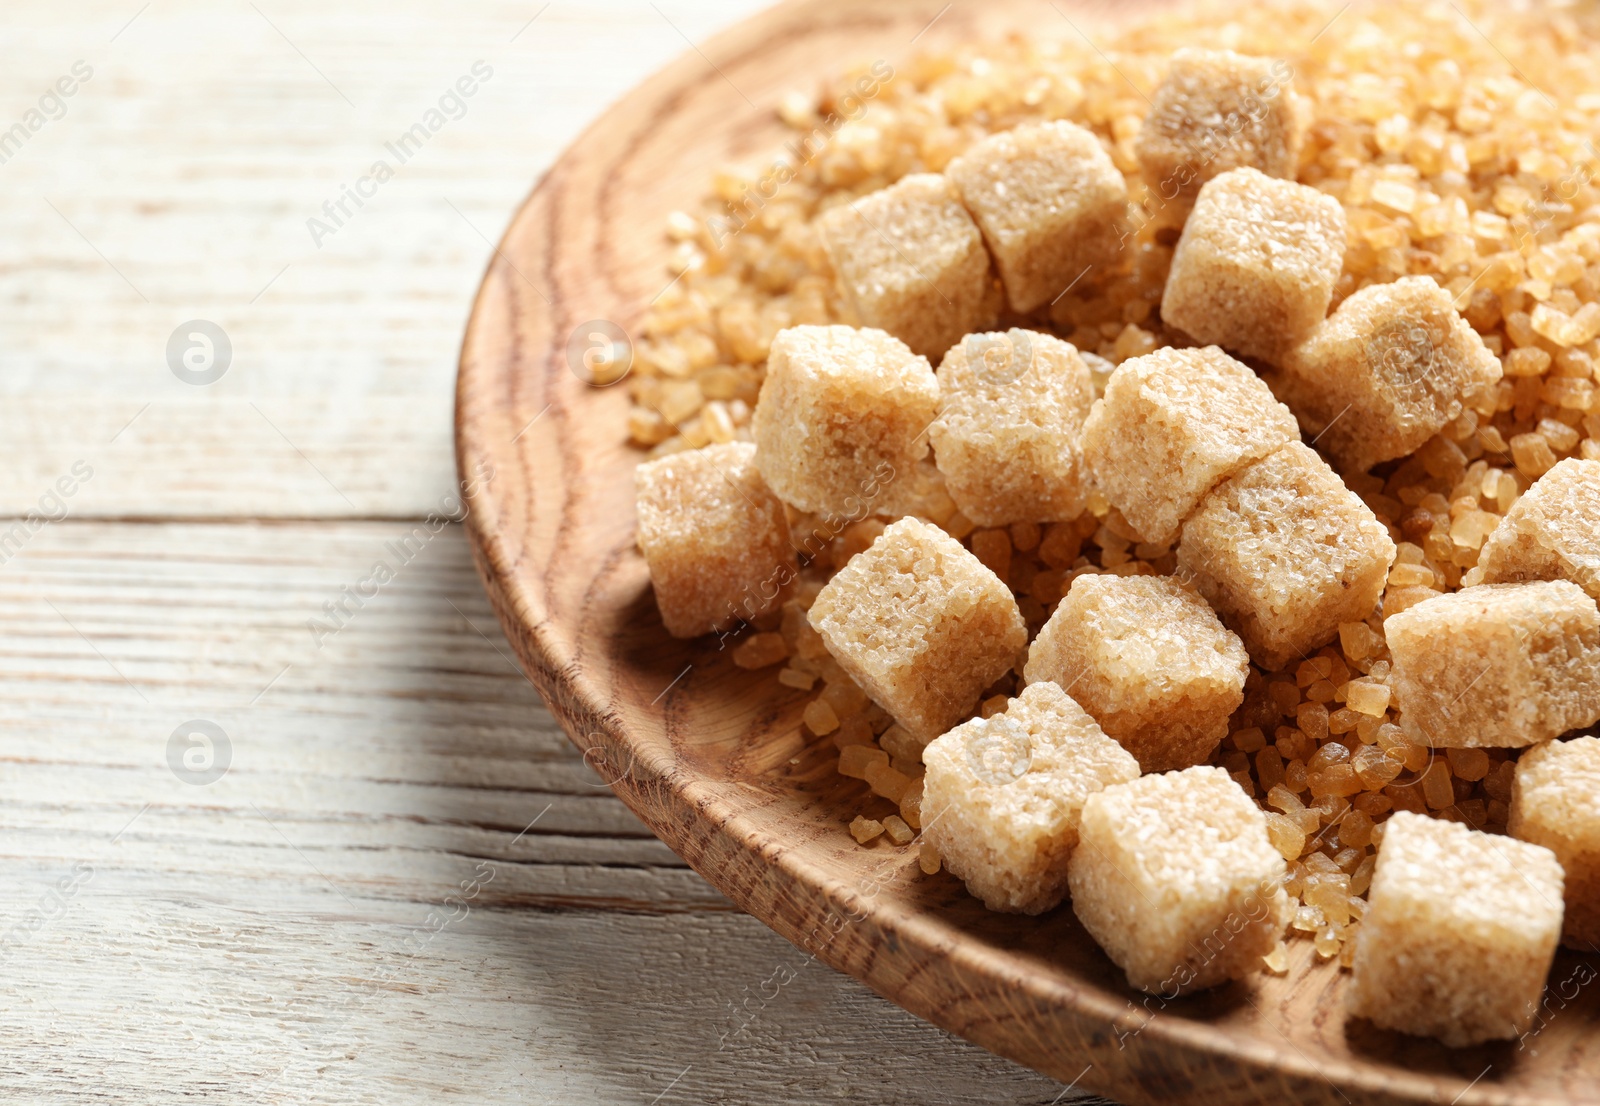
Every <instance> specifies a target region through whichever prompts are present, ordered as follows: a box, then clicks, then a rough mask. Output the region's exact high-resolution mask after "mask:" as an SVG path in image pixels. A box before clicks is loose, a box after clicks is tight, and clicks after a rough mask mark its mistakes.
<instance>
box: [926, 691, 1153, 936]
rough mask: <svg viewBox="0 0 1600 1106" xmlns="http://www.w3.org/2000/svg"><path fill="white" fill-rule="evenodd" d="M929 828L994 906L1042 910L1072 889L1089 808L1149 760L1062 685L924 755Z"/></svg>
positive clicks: (948, 859)
mask: <svg viewBox="0 0 1600 1106" xmlns="http://www.w3.org/2000/svg"><path fill="white" fill-rule="evenodd" d="M922 760H923V763H924V764H926V765H927V774H926V775H925V776H923V778H922V817H923V822H922V832H923V836H924V837H925V838H926V839H927V840H928V841H930V842H932V843H933V845H934V847H935V848H936V849H937V850H938V853H939V857H940V859H941V860H942V861H943V862H944V866H945V867H946V868H947V869H948V870H949V871H950V872H952V873H954V874H955V875H957V876H959V877H960V878H961V879H963V880H965V881H966V884H967V890H968V891H970V892H972V894H973V895H975V896H977V897H978V898H980V899H982V900H983V905H985V906H987V907H988V908H989V909H990V910H1004V911H1009V912H1013V913H1022V914H1039V913H1042V912H1044V911H1046V910H1049V909H1050V908H1051V907H1053V906H1055V905H1056V904H1057V903H1059V902H1060V901H1061V898H1062V896H1063V895H1065V894H1066V893H1067V859H1068V858H1069V857H1070V856H1071V855H1072V850H1073V848H1074V847H1075V846H1076V845H1077V843H1078V818H1079V815H1080V814H1081V812H1082V810H1083V802H1084V800H1085V799H1087V798H1088V797H1089V796H1090V795H1091V794H1093V793H1094V792H1096V791H1099V790H1100V789H1101V788H1104V787H1107V786H1109V785H1111V784H1116V783H1126V782H1127V781H1129V780H1132V779H1137V778H1138V776H1139V764H1138V762H1137V761H1135V760H1134V759H1133V757H1132V756H1131V755H1129V753H1128V752H1127V751H1126V750H1125V749H1123V748H1122V746H1120V745H1118V744H1117V743H1116V742H1115V741H1113V740H1111V739H1110V738H1109V737H1107V736H1106V735H1105V734H1104V733H1102V732H1101V730H1100V727H1099V726H1097V725H1096V724H1095V721H1094V719H1093V718H1090V717H1089V715H1088V714H1087V713H1085V712H1084V709H1083V708H1082V707H1080V706H1079V705H1078V704H1077V703H1075V702H1073V700H1072V699H1071V698H1070V697H1069V696H1068V695H1067V694H1066V692H1064V691H1062V690H1061V689H1060V688H1059V687H1057V686H1056V685H1055V684H1034V685H1033V686H1031V687H1028V688H1025V689H1024V690H1023V692H1022V694H1021V695H1020V696H1018V697H1017V698H1015V699H1012V700H1011V701H1010V704H1009V705H1008V706H1007V707H1006V709H1005V711H1004V712H1003V713H1001V714H996V715H994V716H992V717H989V718H974V719H972V720H971V721H969V722H964V723H962V724H961V725H959V726H957V727H956V728H955V729H953V730H951V731H950V732H948V733H946V734H944V735H943V736H941V737H937V738H935V739H934V740H933V741H932V742H931V743H930V744H929V745H928V747H927V748H926V749H924V750H923V751H922Z"/></svg>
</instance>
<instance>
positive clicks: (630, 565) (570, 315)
mask: <svg viewBox="0 0 1600 1106" xmlns="http://www.w3.org/2000/svg"><path fill="white" fill-rule="evenodd" d="M1054 6H1055V7H1056V8H1057V9H1058V10H1056V11H1052V5H1050V4H1046V3H1041V2H1038V0H993V2H991V3H987V4H984V5H954V6H952V5H941V4H939V3H937V2H928V3H905V2H899V3H897V2H893V0H870V2H865V3H862V2H846V0H811V2H805V0H793V2H790V3H786V4H784V5H781V6H779V7H778V8H775V9H773V10H772V11H770V12H768V13H765V14H764V15H762V16H759V17H757V18H755V19H753V20H750V21H748V22H746V23H744V24H742V25H740V26H739V27H737V28H735V29H733V30H731V31H729V32H727V33H725V34H723V35H721V36H719V37H718V38H716V39H714V40H712V41H711V42H709V43H707V44H706V45H705V46H704V48H703V53H702V52H696V53H691V54H688V55H686V56H684V57H683V58H681V59H680V60H679V61H677V62H675V63H674V64H673V65H671V66H670V67H668V68H667V69H666V70H664V71H663V72H661V73H660V74H658V75H657V76H655V77H654V78H652V79H651V80H649V81H648V82H646V83H645V84H644V85H642V86H640V88H639V89H637V90H636V91H635V92H633V93H632V94H631V95H630V96H628V97H627V98H626V99H624V100H623V101H622V102H621V103H619V104H618V105H617V106H616V107H614V108H613V109H612V110H611V111H610V112H608V113H607V114H606V115H605V116H604V117H603V118H602V119H601V120H600V121H599V122H598V123H597V124H596V125H595V126H594V127H593V128H592V129H591V130H590V131H589V132H588V133H586V134H585V135H584V136H583V137H582V138H581V139H580V140H579V141H578V142H577V143H576V145H575V146H574V147H573V148H572V149H571V150H570V151H568V153H567V154H566V155H565V156H564V157H563V158H562V159H561V160H560V161H559V162H558V163H557V164H556V165H555V167H554V168H553V169H552V170H551V172H550V174H549V175H548V176H547V177H546V178H545V180H544V181H543V182H542V183H541V184H540V185H539V187H538V188H537V189H536V190H535V191H534V193H533V195H532V197H531V198H530V199H529V201H528V203H527V204H526V206H525V207H524V208H523V209H522V210H521V212H520V213H519V214H518V215H517V217H516V219H515V221H514V223H513V224H512V226H511V228H510V230H509V231H508V232H507V234H506V237H505V240H504V242H503V244H502V247H501V252H500V254H499V255H498V256H497V257H496V259H495V260H494V262H493V263H492V264H491V265H490V268H489V271H488V273H487V275H486V277H485V279H484V284H483V287H482V289H481V290H480V293H479V297H478V301H477V304H476V307H475V310H474V313H473V317H472V321H471V323H470V324H469V326H468V331H467V337H466V341H465V344H464V347H463V350H462V355H461V370H460V379H459V383H458V391H457V412H456V418H457V452H458V456H457V460H458V464H459V465H460V468H461V470H462V472H463V473H472V472H477V471H480V470H483V471H488V472H492V477H491V478H490V479H488V480H487V481H486V482H485V483H483V484H482V486H481V487H479V488H478V490H477V494H476V495H475V497H474V510H473V513H472V516H471V518H470V520H469V523H468V528H469V532H470V536H471V538H472V541H473V544H474V549H475V552H476V554H477V557H478V561H479V566H480V569H481V571H482V573H483V576H484V578H485V581H486V583H487V586H488V589H489V593H490V597H491V600H492V601H493V604H494V606H495V608H496V610H497V611H498V613H499V615H500V618H501V621H502V623H503V624H504V626H505V629H506V633H507V635H508V637H509V638H510V639H511V641H512V642H513V643H514V645H515V647H516V649H517V651H518V653H519V655H520V657H521V659H522V661H523V663H524V664H525V665H526V666H527V669H528V671H529V673H530V675H531V676H532V678H533V680H534V681H535V683H536V684H537V685H538V686H539V688H540V690H541V692H542V693H543V694H544V695H545V697H546V699H547V700H548V702H549V704H550V706H551V709H552V710H553V711H554V713H555V714H556V716H557V717H558V718H559V719H560V720H561V722H562V724H563V725H564V726H565V727H566V728H567V730H568V732H569V733H571V734H574V735H576V737H577V740H578V741H579V742H580V743H581V744H583V745H584V746H586V747H594V746H596V745H598V746H599V747H600V748H602V749H603V750H604V751H603V753H602V754H600V755H597V756H595V757H594V759H595V760H596V761H597V762H598V763H599V764H600V765H601V766H602V767H603V769H604V770H605V772H606V774H607V775H608V776H609V778H610V779H611V782H612V783H613V786H614V788H615V789H616V791H617V793H618V794H619V795H621V796H622V797H623V799H624V800H625V801H626V802H627V803H628V804H629V805H630V806H631V807H632V808H633V809H634V810H635V811H637V812H638V814H639V815H640V816H641V817H642V818H643V819H644V820H645V821H646V822H647V823H648V824H649V825H650V826H651V828H652V829H654V830H655V831H656V832H657V833H658V834H660V835H661V837H662V839H663V840H665V841H666V842H667V843H668V844H669V845H671V846H672V848H673V849H674V850H676V851H677V852H678V853H679V854H681V855H682V856H683V857H684V858H685V859H686V860H688V862H689V863H690V864H691V865H692V866H693V867H694V868H695V869H696V870H697V871H699V872H700V873H702V874H703V875H704V876H705V877H706V878H707V879H709V880H710V881H711V882H712V883H714V884H715V885H716V886H717V887H718V888H720V889H721V890H722V891H723V892H725V893H726V894H727V895H728V896H729V897H730V898H732V899H733V900H734V901H735V902H737V903H738V904H739V905H740V906H742V907H743V908H744V909H746V910H748V911H749V912H750V913H752V914H754V915H755V916H756V917H758V918H760V919H762V920H763V921H765V922H766V923H767V924H768V925H770V926H772V927H773V928H774V929H775V930H777V931H778V932H779V933H781V934H782V935H784V936H785V937H787V938H788V939H789V940H791V941H793V942H794V943H795V944H797V945H798V946H800V947H801V948H802V949H805V950H807V951H808V952H814V953H815V954H816V955H817V956H818V957H819V958H821V959H823V960H825V961H826V962H828V963H829V964H832V965H833V966H835V967H836V968H838V969H840V970H841V971H845V972H848V973H850V974H851V975H854V976H856V977H857V978H859V979H862V980H863V981H865V982H866V983H867V984H868V985H869V986H871V987H872V988H874V989H875V990H877V991H878V992H879V993H881V994H883V995H885V996H887V997H888V998H891V999H893V1000H894V1001H895V1002H898V1003H900V1004H901V1005H902V1006H905V1007H906V1008H907V1009H909V1010H911V1011H913V1012H915V1013H917V1014H919V1015H921V1016H923V1017H925V1018H928V1019H929V1020H931V1021H933V1022H935V1023H937V1024H938V1025H941V1026H944V1027H946V1028H948V1029H950V1030H953V1031H954V1032H956V1033H959V1034H961V1035H962V1036H964V1037H967V1038H969V1039H971V1040H973V1041H976V1042H978V1043H980V1044H983V1045H985V1046H986V1047H988V1048H990V1049H993V1050H994V1051H996V1052H998V1053H1000V1054H1002V1055H1005V1056H1008V1057H1011V1058H1013V1059H1016V1060H1019V1061H1021V1062H1023V1063H1026V1064H1029V1065H1032V1066H1033V1067H1035V1068H1038V1069H1039V1070H1041V1071H1044V1072H1047V1073H1049V1074H1051V1075H1054V1076H1056V1077H1057V1078H1061V1079H1064V1080H1073V1081H1076V1082H1077V1084H1078V1085H1079V1086H1080V1087H1088V1088H1092V1089H1094V1090H1097V1091H1101V1092H1104V1093H1106V1094H1110V1095H1112V1096H1114V1097H1117V1098H1119V1099H1122V1100H1125V1101H1130V1102H1155V1101H1171V1100H1182V1101H1187V1102H1208V1103H1236V1102H1242V1101H1269V1100H1276V1099H1280V1098H1289V1099H1291V1100H1293V1101H1296V1102H1300V1103H1329V1104H1335V1103H1348V1102H1422V1101H1438V1102H1459V1103H1463V1104H1466V1103H1500V1102H1511V1101H1517V1102H1556V1101H1571V1100H1572V1099H1573V1098H1575V1097H1577V1098H1583V1097H1588V1098H1589V1099H1590V1100H1593V1098H1594V1096H1595V1094H1596V1083H1595V1073H1596V1072H1597V1071H1600V1026H1597V1022H1600V998H1597V997H1596V994H1595V993H1594V992H1595V991H1596V990H1597V989H1595V988H1576V990H1577V991H1578V993H1577V995H1576V997H1575V998H1573V999H1568V1000H1563V999H1562V998H1560V997H1559V996H1558V995H1557V994H1556V993H1555V992H1552V998H1551V1000H1550V1006H1551V1009H1550V1010H1549V1011H1547V1017H1546V1018H1545V1019H1544V1020H1543V1021H1542V1023H1541V1025H1542V1028H1541V1029H1540V1030H1539V1031H1538V1033H1537V1034H1536V1035H1535V1036H1533V1037H1531V1038H1530V1039H1529V1040H1527V1041H1525V1042H1523V1046H1521V1047H1519V1045H1518V1044H1515V1043H1513V1044H1507V1045H1502V1046H1497V1047H1492V1048H1481V1049H1471V1050H1461V1051H1451V1050H1448V1049H1445V1048H1444V1047H1442V1046H1440V1045H1438V1044H1436V1043H1435V1042H1432V1041H1427V1040H1420V1039H1415V1038H1408V1037H1402V1036H1398V1035H1394V1034H1389V1033H1384V1032H1379V1031H1377V1030H1375V1029H1373V1028H1372V1027H1370V1026H1368V1025H1366V1024H1365V1023H1361V1022H1347V1021H1346V1019H1345V1017H1344V1013H1343V1003H1344V990H1345V986H1346V977H1343V976H1341V975H1340V974H1339V972H1338V971H1337V970H1336V969H1335V968H1334V967H1333V966H1332V965H1317V964H1315V963H1314V958H1313V954H1312V951H1311V947H1310V945H1309V943H1308V942H1294V943H1292V944H1291V950H1292V952H1293V964H1292V966H1291V969H1290V971H1289V973H1288V975H1287V976H1286V977H1284V978H1274V977H1272V976H1269V975H1266V974H1262V975H1258V976H1256V977H1255V978H1253V979H1251V980H1249V981H1246V982H1241V983H1236V984H1233V985H1230V986H1228V987H1225V988H1221V989H1219V990H1216V991H1214V992H1211V993H1208V994H1205V995H1201V996H1197V997H1193V998H1188V999H1183V1000H1179V1001H1175V1002H1170V1003H1165V1002H1162V1001H1161V1000H1160V999H1158V998H1152V997H1149V996H1144V995H1141V994H1139V993H1137V992H1134V991H1131V990H1129V989H1128V988H1127V987H1126V985H1125V984H1124V982H1123V980H1122V978H1121V973H1120V972H1118V971H1117V970H1116V968H1115V967H1113V965H1112V964H1111V963H1110V961H1108V960H1107V959H1106V958H1105V956H1104V955H1103V954H1102V953H1101V952H1100V951H1099V949H1098V948H1096V947H1095V945H1094V943H1093V942H1092V941H1091V940H1090V939H1089V937H1088V936H1087V935H1086V934H1085V933H1084V932H1083V930H1082V928H1081V927H1080V926H1079V925H1078V924H1077V923H1076V920H1075V919H1074V918H1073V916H1072V912H1071V910H1070V909H1068V908H1065V907H1064V908H1062V909H1058V910H1056V911H1054V912H1052V913H1051V914H1049V915H1047V916H1045V917H1042V918H1037V919H1030V918H1019V917H1012V916H1003V915H997V914H992V913H989V912H987V911H985V910H984V909H983V908H982V907H981V906H980V905H979V904H978V903H977V902H976V901H975V900H973V899H971V898H969V897H968V896H967V895H966V893H965V892H964V891H963V889H962V888H961V887H960V885H959V883H957V881H955V880H954V879H953V878H951V877H950V876H948V875H945V874H941V875H939V876H936V877H933V878H925V877H922V876H921V875H920V873H919V872H918V871H917V867H916V861H915V857H914V854H913V853H912V852H910V851H900V850H893V849H891V848H889V847H887V846H883V845H880V846H878V847H875V848H869V849H862V848H858V847H857V846H856V845H855V844H854V843H853V842H852V841H851V840H850V839H849V838H848V836H846V834H845V833H844V827H845V825H846V823H848V821H849V819H850V817H851V816H852V815H853V814H854V813H855V812H856V811H857V809H858V807H859V806H860V805H861V801H862V796H863V794H864V788H863V786H862V785H861V784H860V783H858V782H857V781H853V780H848V779H844V778H841V777H839V776H838V775H837V774H836V773H835V772H834V753H833V748H832V745H831V743H828V742H825V741H824V742H808V741H807V739H806V738H805V737H804V736H803V735H802V733H801V731H800V726H799V716H800V710H801V708H802V706H803V702H804V697H803V696H802V695H801V694H800V693H798V692H791V691H787V690H786V689H783V688H781V687H779V686H778V685H777V684H776V682H775V681H774V680H773V678H772V674H771V673H770V672H765V673H750V672H743V671H740V670H738V669H736V668H734V667H733V665H732V664H731V663H730V662H729V660H728V658H727V656H726V653H725V652H722V651H719V649H718V647H717V643H716V641H715V640H714V639H703V640H701V641H697V642H689V643H685V642H677V641H673V640H672V639H670V638H669V637H668V636H667V635H666V634H665V632H664V631H663V630H662V628H661V625H660V621H659V618H658V617H657V615H656V611H655V607H654V602H653V600H652V598H651V595H650V592H649V584H648V579H647V575H646V572H645V567H644V564H643V562H642V560H641V559H640V557H639V556H638V555H637V553H636V552H635V551H634V546H633V481H632V470H633V467H634V465H635V463H636V462H637V460H638V454H637V453H636V452H634V451H633V450H631V449H630V448H629V447H628V446H627V445H626V444H625V443H624V442H623V440H622V437H623V435H622V429H621V423H622V418H623V414H624V412H625V410H626V406H627V401H626V397H625V396H624V395H623V394H622V389H612V390H606V389H596V388H591V387H589V386H587V385H585V384H584V383H582V382H581V381H580V380H579V379H578V378H577V377H576V376H575V375H574V374H573V373H572V372H571V371H569V368H568V365H567V363H566V356H565V347H566V343H567V339H568V336H569V335H570V334H571V333H572V331H573V329H574V328H575V327H577V326H579V325H580V324H582V323H584V322H586V321H588V320H593V319H611V320H614V321H615V322H617V323H618V324H620V325H622V326H623V327H625V328H629V329H632V328H633V327H634V326H635V325H636V324H637V322H638V321H639V319H640V318H641V317H642V315H643V312H644V310H645V309H646V307H647V306H648V304H649V303H650V301H651V300H652V299H653V298H654V297H655V296H657V295H658V294H659V293H660V292H661V290H662V288H663V287H664V286H665V285H666V284H667V282H668V281H669V280H670V274H668V273H666V272H665V271H664V264H665V260H666V256H667V244H666V243H665V241H664V239H663V237H662V234H661V227H662V225H663V222H664V219H665V217H666V215H667V214H668V212H670V211H672V210H675V209H679V208H691V207H693V206H694V202H695V201H696V199H697V198H698V197H699V196H700V195H701V194H702V192H703V190H704V188H705V187H706V183H707V181H708V179H709V176H710V174H711V172H712V171H713V170H714V169H715V168H717V167H718V166H719V165H721V164H724V163H726V162H728V161H736V160H742V159H748V158H751V157H753V156H756V155H759V154H761V153H763V152H764V151H768V150H772V151H776V150H777V149H778V148H779V147H780V146H781V142H782V140H783V131H782V130H781V127H780V125H779V123H778V122H777V120H776V118H775V116H774V114H773V107H774V105H775V104H776V103H777V101H778V99H779V97H780V96H781V95H782V94H783V93H784V92H785V91H787V90H789V89H791V88H795V87H802V88H810V87H815V86H816V84H817V83H818V81H819V79H820V78H822V77H824V76H826V75H828V74H830V73H834V72H837V70H838V68H839V67H840V66H841V65H842V64H845V63H848V62H851V61H856V60H862V61H870V60H873V59H875V58H887V59H889V60H890V61H891V62H892V63H893V62H898V61H899V60H900V59H904V58H908V57H910V56H911V54H912V53H913V52H914V51H915V50H918V49H926V48H930V47H936V46H938V45H939V44H948V43H950V42H953V41H957V40H961V39H970V38H973V37H978V36H985V37H995V36H998V35H1000V34H1003V33H1004V32H1006V31H1008V30H1012V29H1023V30H1028V31H1031V32H1033V33H1038V34H1043V35H1051V36H1058V35H1059V36H1069V35H1073V34H1077V33H1085V34H1087V35H1089V36H1090V37H1091V38H1092V37H1093V36H1094V34H1095V31H1096V29H1100V28H1103V27H1104V26H1105V19H1106V9H1104V8H1096V7H1094V6H1091V5H1087V4H1084V3H1074V4H1071V5H1065V6H1063V5H1061V4H1057V5H1054ZM1140 7H1143V5H1135V6H1133V8H1131V9H1130V8H1129V7H1124V8H1121V9H1119V10H1118V14H1117V18H1126V17H1127V16H1128V15H1129V14H1130V12H1132V11H1137V10H1138V8H1140ZM1067 11H1070V12H1071V13H1072V17H1071V19H1070V21H1069V20H1068V19H1066V18H1065V17H1064V13H1066V12H1067ZM930 21H931V23H932V25H931V26H930ZM913 38H916V42H915V44H913V43H912V39H913ZM535 420H537V421H535ZM530 423H532V424H533V425H531V426H530ZM1578 965H1579V961H1578V960H1577V959H1575V958H1574V957H1573V956H1571V955H1570V954H1567V953H1563V954H1561V956H1559V957H1558V959H1557V962H1556V966H1555V969H1554V973H1553V975H1552V980H1553V981H1555V982H1557V983H1559V982H1560V981H1562V980H1570V979H1571V978H1582V976H1581V975H1579V976H1577V977H1574V975H1573V973H1574V972H1575V971H1577V970H1578ZM1572 990H1574V988H1573V987H1571V986H1568V988H1567V992H1568V993H1569V994H1570V993H1571V991H1572ZM1558 1005H1559V1006H1561V1007H1563V1008H1562V1009H1560V1010H1559V1011H1557V1010H1556V1007H1557V1006H1558Z"/></svg>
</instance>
